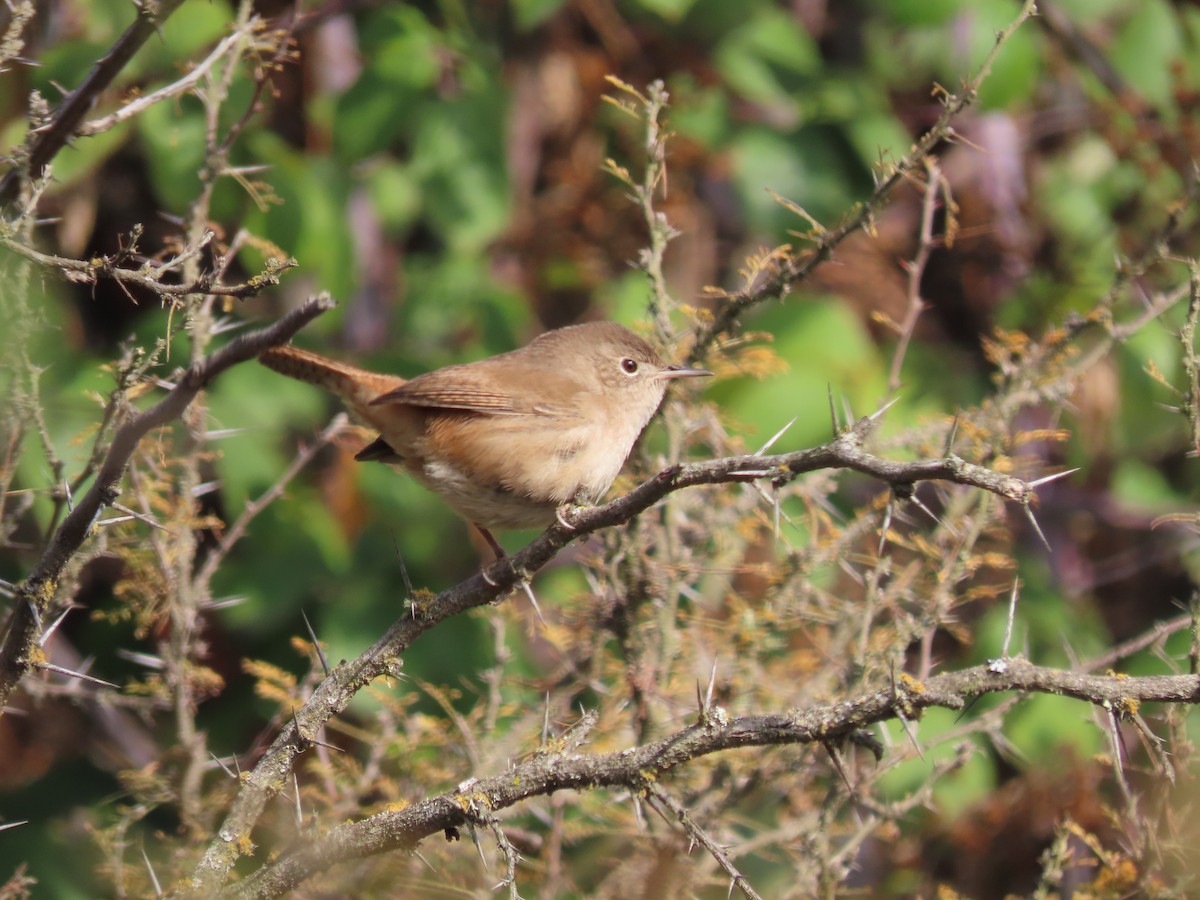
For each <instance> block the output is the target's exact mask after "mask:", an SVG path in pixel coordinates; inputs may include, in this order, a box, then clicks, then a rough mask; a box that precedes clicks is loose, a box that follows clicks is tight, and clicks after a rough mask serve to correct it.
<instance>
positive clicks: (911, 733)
mask: <svg viewBox="0 0 1200 900" xmlns="http://www.w3.org/2000/svg"><path fill="white" fill-rule="evenodd" d="M896 718H898V719H899V720H900V724H901V725H903V726H904V733H905V734H907V735H908V739H909V741H911V742H912V745H913V749H914V750H916V751H917V756H919V757H921V759H922V760H924V759H925V751H924V750H922V749H921V745H920V743H918V741H917V732H916V731H915V730H914V729H913V726H912V722H910V721H908V716H906V715H904V713H903V712H901V711H900V709H899V708H897V709H896Z"/></svg>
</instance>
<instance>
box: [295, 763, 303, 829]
mask: <svg viewBox="0 0 1200 900" xmlns="http://www.w3.org/2000/svg"><path fill="white" fill-rule="evenodd" d="M292 787H293V789H294V791H295V795H296V825H297V826H298V827H303V825H304V808H303V807H301V806H300V778H299V776H297V775H296V772H295V770H293V771H292Z"/></svg>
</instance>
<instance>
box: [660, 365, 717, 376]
mask: <svg viewBox="0 0 1200 900" xmlns="http://www.w3.org/2000/svg"><path fill="white" fill-rule="evenodd" d="M711 374H712V372H710V371H708V369H690V368H688V367H687V366H667V367H666V368H665V369H663V370H662V371H661V372H659V373H658V377H659V378H697V377H699V376H701V375H711Z"/></svg>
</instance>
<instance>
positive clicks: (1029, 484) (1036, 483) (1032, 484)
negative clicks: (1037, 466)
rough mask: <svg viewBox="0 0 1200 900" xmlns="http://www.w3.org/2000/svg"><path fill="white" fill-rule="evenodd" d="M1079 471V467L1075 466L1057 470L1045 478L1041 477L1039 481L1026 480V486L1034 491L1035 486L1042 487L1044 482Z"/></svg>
mask: <svg viewBox="0 0 1200 900" xmlns="http://www.w3.org/2000/svg"><path fill="white" fill-rule="evenodd" d="M1078 471H1079V469H1078V468H1074V469H1067V470H1066V471H1065V472H1056V473H1055V474H1053V475H1047V476H1046V477H1044V478H1039V479H1038V480H1037V481H1027V482H1025V487H1027V488H1029V490H1031V491H1032V490H1033V489H1034V488H1037V487H1041V486H1042V485H1043V484H1049V483H1050V482H1051V481H1057V480H1058V479H1060V478H1066V477H1067V476H1068V475H1074V474H1075V473H1076V472H1078Z"/></svg>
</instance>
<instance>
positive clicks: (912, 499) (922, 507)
mask: <svg viewBox="0 0 1200 900" xmlns="http://www.w3.org/2000/svg"><path fill="white" fill-rule="evenodd" d="M908 500H909V502H910V503H912V504H913V505H914V506H915V507H916V508H917V509H919V510H921V512H923V513H925V515H927V516H929V518H931V519H933V521H935V522H937V524H938V525H939V526H940V527H942V528H944V529H946V531H948V532H949V533H950V534H952V535H954V536H955V537H957V536H958V532H957V531H955V530H954V529H953V528H952V527H950V526H949V525H947V524H946V523H945V522H943V521H942V520H941V519H939V518H938V517H937V515H936V514H935V513H934V511H933V510H932V509H930V508H929V507H928V506H926V505H925V504H924V503H922V502H921V499H920V498H919V497H918V496H917V495H916V494H913V495H912V496H911V497H909V498H908Z"/></svg>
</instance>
